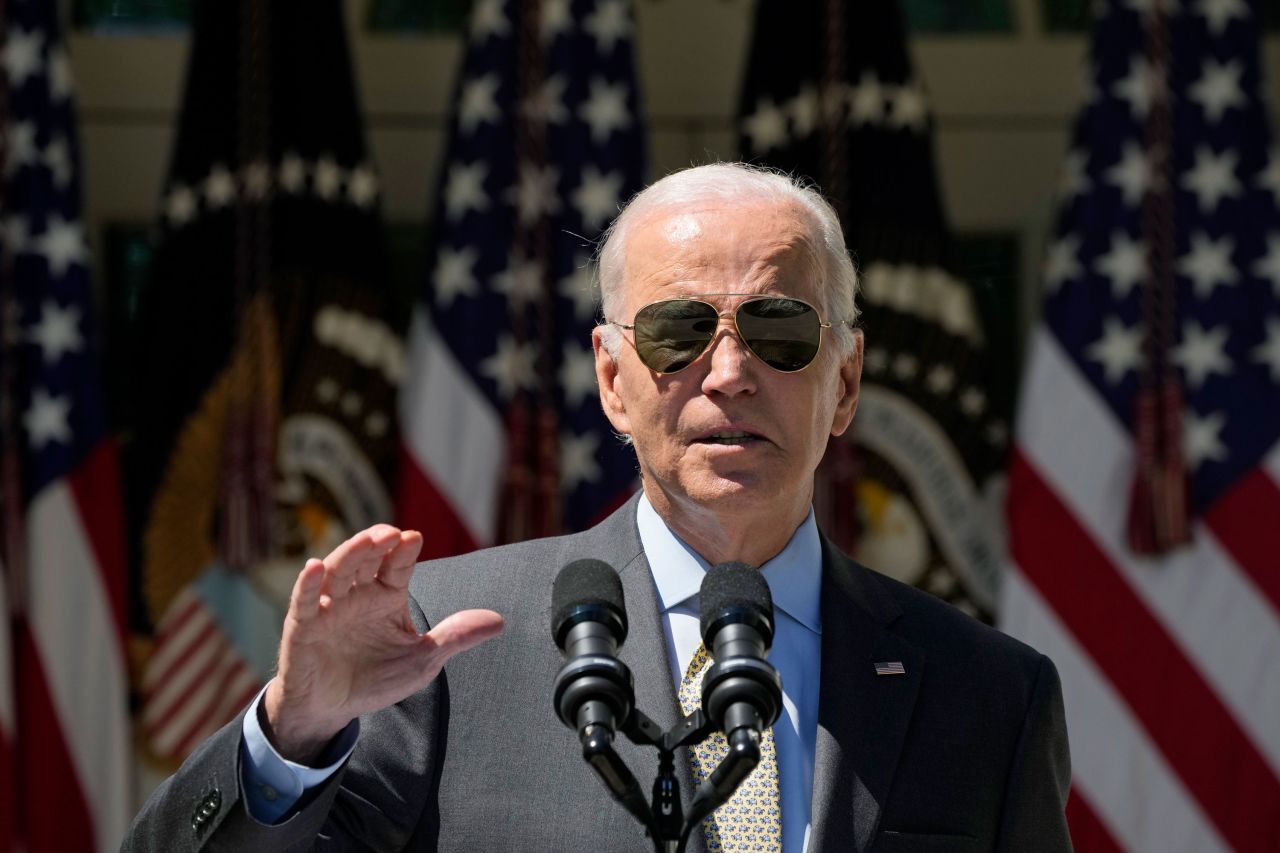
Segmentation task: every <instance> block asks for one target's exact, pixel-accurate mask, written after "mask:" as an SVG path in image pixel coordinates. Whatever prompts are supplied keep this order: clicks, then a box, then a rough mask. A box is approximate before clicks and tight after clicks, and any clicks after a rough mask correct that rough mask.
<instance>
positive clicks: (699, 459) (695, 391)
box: [595, 203, 861, 513]
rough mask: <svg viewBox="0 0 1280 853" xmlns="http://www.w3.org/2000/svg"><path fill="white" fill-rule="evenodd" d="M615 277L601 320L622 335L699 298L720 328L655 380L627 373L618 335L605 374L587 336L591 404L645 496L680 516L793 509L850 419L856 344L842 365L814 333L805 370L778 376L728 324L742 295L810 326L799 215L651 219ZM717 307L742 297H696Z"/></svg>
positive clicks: (762, 207) (684, 213)
mask: <svg viewBox="0 0 1280 853" xmlns="http://www.w3.org/2000/svg"><path fill="white" fill-rule="evenodd" d="M623 270H624V273H623V295H624V300H623V307H622V310H621V312H620V314H619V316H617V317H610V318H609V319H611V320H616V321H618V322H623V323H630V322H631V321H632V319H633V318H634V317H635V314H636V312H637V311H638V310H639V309H640V308H642V307H644V306H645V305H648V304H649V303H651V302H654V301H657V300H660V299H670V298H672V297H677V296H692V297H702V296H703V295H704V294H707V295H706V296H705V301H707V302H710V303H712V304H713V305H715V306H716V307H717V308H718V309H719V310H720V311H721V312H722V313H726V314H728V315H729V316H727V317H725V318H722V319H721V321H720V326H719V328H718V330H717V333H716V338H715V340H714V341H713V342H712V344H711V345H710V347H709V348H708V349H707V351H706V352H704V353H703V354H702V356H701V357H700V358H699V359H698V360H697V361H695V362H694V363H693V364H692V365H690V366H689V367H687V368H685V369H684V370H682V371H680V372H679V373H675V374H670V375H665V376H664V375H660V374H657V373H654V372H652V371H650V370H649V369H648V368H646V367H645V366H644V365H643V364H642V363H641V362H640V359H639V357H638V356H637V355H636V352H635V348H634V346H633V342H634V338H632V337H631V336H632V334H633V333H632V332H630V331H625V332H623V334H624V336H626V337H627V338H628V340H627V341H625V342H624V343H623V344H622V347H621V351H620V353H619V357H618V361H617V362H616V363H615V362H614V361H613V359H612V358H610V357H609V355H608V354H607V353H606V352H605V351H604V349H603V348H602V347H601V346H600V337H599V331H597V332H596V338H595V339H596V374H597V377H598V378H599V381H600V394H601V401H602V403H603V405H604V409H605V413H606V414H607V415H608V417H609V420H610V421H611V422H612V423H613V426H614V428H615V429H616V430H618V432H620V433H624V434H626V435H630V436H631V437H632V440H633V441H634V443H635V449H636V455H637V457H638V458H639V461H640V469H641V474H642V476H643V477H644V483H645V489H646V491H648V492H649V493H650V495H651V497H657V498H659V499H665V502H667V503H668V504H673V505H677V506H682V507H683V508H684V509H686V510H689V511H697V510H698V509H703V510H706V509H710V510H713V511H735V510H750V509H756V510H761V509H769V508H772V507H777V508H778V510H779V511H780V512H787V513H790V512H791V510H792V508H793V507H794V506H799V505H804V506H807V505H808V502H809V501H810V500H811V497H812V490H813V472H814V469H815V468H816V467H817V465H818V462H819V460H821V458H822V454H823V453H824V452H825V450H826V446H827V437H828V436H829V435H839V434H841V433H843V432H844V430H845V429H846V428H847V427H848V425H849V422H850V420H851V419H852V418H853V412H854V408H855V407H856V404H857V394H858V379H859V372H860V370H861V338H859V345H858V351H857V352H855V353H854V354H853V355H851V356H850V357H849V358H847V359H844V360H843V361H842V360H840V359H839V357H838V355H837V349H836V346H835V341H834V339H833V335H832V331H831V330H824V331H823V338H824V340H823V341H822V346H821V348H820V350H819V352H818V357H817V359H816V360H815V361H814V362H813V364H811V365H810V366H809V367H807V368H805V369H804V370H801V371H798V372H795V373H780V372H778V371H775V370H774V369H772V368H770V367H768V366H767V365H765V364H764V363H763V362H762V361H760V360H759V359H758V358H756V357H755V356H754V355H753V354H752V353H751V352H750V351H749V350H748V349H747V348H746V347H745V346H744V345H743V343H742V341H741V340H740V339H739V338H738V337H737V333H736V331H734V329H733V323H732V312H733V310H734V309H736V308H737V306H738V305H739V304H741V303H742V302H743V301H744V299H745V298H746V297H747V296H750V295H755V294H771V295H780V296H791V297H795V298H798V299H803V300H804V301H806V302H808V303H809V304H811V305H813V306H815V307H817V308H818V309H819V311H820V312H821V302H822V300H821V298H820V294H819V286H820V285H819V280H820V266H819V261H818V255H817V247H816V246H814V245H813V242H812V240H811V238H810V236H809V229H808V228H807V227H806V220H805V219H803V218H802V214H801V212H800V210H799V209H798V208H797V207H794V206H792V205H790V204H787V205H785V206H777V205H770V204H766V203H753V204H752V205H749V206H742V205H741V204H739V205H731V204H724V205H719V206H715V205H711V206H704V207H699V208H696V209H674V210H667V211H659V212H657V213H654V214H651V215H649V216H648V217H647V218H645V219H643V220H641V221H639V222H637V223H636V224H635V225H633V226H632V228H631V231H630V234H629V237H628V240H627V244H626V258H625V260H624V267H623ZM724 293H732V294H742V295H740V296H720V295H710V294H724ZM822 319H823V320H824V321H825V322H836V323H838V322H840V321H841V320H843V319H846V318H841V317H826V316H823V318H822ZM744 434H745V437H744ZM655 488H656V489H659V490H661V492H662V494H661V495H658V496H654V493H653V490H654V489H655Z"/></svg>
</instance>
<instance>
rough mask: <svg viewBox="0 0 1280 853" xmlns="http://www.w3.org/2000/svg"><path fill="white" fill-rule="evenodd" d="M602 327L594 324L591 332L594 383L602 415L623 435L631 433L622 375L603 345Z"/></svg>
mask: <svg viewBox="0 0 1280 853" xmlns="http://www.w3.org/2000/svg"><path fill="white" fill-rule="evenodd" d="M603 335H604V328H603V327H602V326H596V327H595V329H593V330H592V332H591V348H592V350H594V351H595V356H596V385H597V386H598V387H599V389H600V407H601V408H603V409H604V415H605V417H607V418H608V419H609V423H611V424H613V428H614V429H615V430H617V431H618V432H619V433H621V434H623V435H630V434H631V418H630V417H628V415H627V407H626V404H624V403H623V401H622V393H621V388H622V377H621V376H620V375H619V370H618V362H616V361H614V359H613V356H611V355H609V351H608V350H607V349H605V347H604V337H603Z"/></svg>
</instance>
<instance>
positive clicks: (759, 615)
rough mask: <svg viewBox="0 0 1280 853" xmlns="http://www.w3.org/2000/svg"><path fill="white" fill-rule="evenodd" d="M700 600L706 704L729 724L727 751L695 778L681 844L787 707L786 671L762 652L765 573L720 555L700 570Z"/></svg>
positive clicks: (725, 727) (744, 771)
mask: <svg viewBox="0 0 1280 853" xmlns="http://www.w3.org/2000/svg"><path fill="white" fill-rule="evenodd" d="M698 600H699V603H700V606H701V611H702V612H701V618H700V619H699V627H701V629H702V644H703V645H704V646H706V648H707V649H708V650H709V651H710V652H711V655H712V656H713V657H714V658H715V663H714V664H712V665H711V668H710V669H708V670H707V674H706V675H705V676H704V677H703V679H702V710H703V711H704V712H706V715H707V716H708V717H709V718H710V719H711V724H712V725H714V726H715V727H716V728H717V729H719V730H721V731H723V732H724V734H725V740H726V742H727V745H728V747H729V753H728V755H726V756H725V757H724V759H723V760H721V762H720V764H719V765H718V766H717V767H716V768H715V769H714V770H712V771H711V773H710V774H709V775H708V776H707V777H706V778H705V779H703V780H702V784H700V785H699V786H698V790H697V792H696V793H695V794H694V797H693V802H692V803H690V805H689V813H688V817H687V818H686V820H685V825H684V829H683V830H682V832H681V838H682V844H683V841H684V840H685V839H687V838H688V835H689V833H690V832H691V831H692V828H693V827H694V826H696V825H698V824H699V823H700V822H701V821H702V820H703V818H705V817H706V816H707V815H709V814H711V812H713V811H715V810H716V809H717V808H719V807H720V806H721V805H722V804H723V803H725V802H726V801H727V800H728V799H729V798H730V797H731V796H733V792H734V791H736V790H737V789H738V786H739V785H741V784H742V780H744V779H746V778H747V776H749V775H750V774H751V771H752V770H754V769H755V768H756V765H758V764H759V763H760V758H761V752H760V738H761V736H762V735H763V734H764V731H765V729H767V728H768V727H769V726H772V725H773V724H774V722H775V721H776V720H777V719H778V715H779V714H780V713H781V712H782V678H781V677H780V676H779V675H778V671H777V670H776V669H774V668H773V665H772V664H770V663H769V662H768V661H766V660H765V659H764V656H765V653H766V652H768V651H769V647H770V646H771V645H772V644H773V596H772V595H771V594H770V593H769V584H768V583H767V582H766V581H765V579H764V576H763V575H761V574H760V572H758V571H756V570H755V569H754V568H752V567H751V566H749V565H747V564H746V563H721V564H720V565H718V566H714V567H712V569H711V570H710V571H709V572H707V574H706V576H705V577H703V579H702V590H701V592H699V594H698Z"/></svg>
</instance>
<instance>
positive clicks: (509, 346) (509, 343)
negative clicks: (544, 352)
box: [480, 334, 538, 400]
mask: <svg viewBox="0 0 1280 853" xmlns="http://www.w3.org/2000/svg"><path fill="white" fill-rule="evenodd" d="M537 357H538V352H537V348H536V347H535V346H534V345H533V344H531V343H527V342H526V343H517V342H516V339H515V337H513V336H512V335H511V334H504V335H503V336H502V337H500V338H498V348H497V349H496V350H495V351H494V353H493V355H491V356H489V357H488V358H486V359H485V360H484V361H482V362H480V373H481V374H483V375H484V376H487V377H489V378H490V379H492V380H493V382H494V384H495V385H497V386H498V396H499V397H501V398H502V399H504V400H510V399H512V398H514V397H515V395H516V392H517V391H522V390H523V391H531V390H533V389H534V388H535V387H536V384H537V376H536V374H535V373H534V369H533V368H534V362H535V360H536V359H537Z"/></svg>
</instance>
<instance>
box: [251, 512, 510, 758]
mask: <svg viewBox="0 0 1280 853" xmlns="http://www.w3.org/2000/svg"><path fill="white" fill-rule="evenodd" d="M421 548H422V535H421V534H420V533H418V532H417V531H413V530H409V531H400V530H398V529H397V528H395V527H392V526H390V525H387V524H379V525H375V526H373V527H370V528H369V529H368V530H365V531H362V532H360V533H357V534H356V535H355V536H352V537H351V538H350V539H348V540H347V541H346V542H343V543H342V544H341V545H339V546H338V547H337V548H335V549H334V551H333V553H331V554H330V555H329V556H327V557H325V558H324V559H323V560H318V559H314V558H313V559H311V560H308V561H307V564H306V566H304V567H303V569H302V571H301V572H300V573H299V574H298V580H297V582H295V583H294V586H293V593H292V595H291V596H290V597H289V612H288V614H287V615H286V616H285V621H284V631H283V634H282V637H281V640H280V661H279V671H278V674H277V675H276V678H275V679H274V680H273V681H272V682H271V684H270V686H269V687H268V688H267V693H266V696H265V697H264V699H263V707H264V710H265V711H266V723H267V726H266V730H267V736H268V737H270V738H271V740H272V742H273V743H274V744H275V746H276V749H278V750H279V751H280V754H281V755H283V756H284V757H285V758H288V759H291V760H293V761H297V762H300V763H309V762H310V761H311V760H312V759H314V758H315V757H316V756H317V755H319V753H320V751H321V750H322V749H323V748H324V747H325V745H326V744H327V743H328V742H329V741H330V740H331V739H332V738H333V736H334V735H335V734H337V733H338V732H339V731H341V730H342V728H343V727H344V726H346V725H347V723H349V722H350V721H351V720H353V719H354V718H355V717H357V716H359V715H360V714H364V713H368V712H370V711H376V710H379V709H381V708H385V707H387V706H388V705H393V704H395V703H396V702H399V701H400V700H401V699H404V698H405V697H406V696H409V695H411V694H413V693H415V692H417V691H418V690H421V689H422V688H423V687H425V686H426V685H427V684H428V683H429V682H430V681H431V680H432V679H433V678H435V677H436V676H437V675H438V674H439V673H440V670H441V669H442V668H443V667H444V665H445V662H446V661H447V660H449V658H451V657H453V656H454V655H455V654H457V653H458V652H461V651H465V650H467V649H469V648H472V647H473V646H476V645H479V644H480V643H482V642H484V641H485V640H487V639H489V638H490V637H494V636H496V635H497V634H499V633H501V631H502V617H501V616H499V615H498V614H497V613H494V612H493V611H491V610H463V611H461V612H459V613H455V614H453V615H452V616H450V617H448V618H447V619H444V620H443V621H441V622H440V624H438V625H435V626H433V627H432V629H431V631H430V632H429V633H426V634H419V633H418V632H417V630H416V629H415V628H414V625H413V620H412V618H411V617H410V615H409V606H408V597H409V578H410V576H411V575H412V574H413V565H414V562H415V561H416V560H417V557H418V551H419V550H420V549H421Z"/></svg>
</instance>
